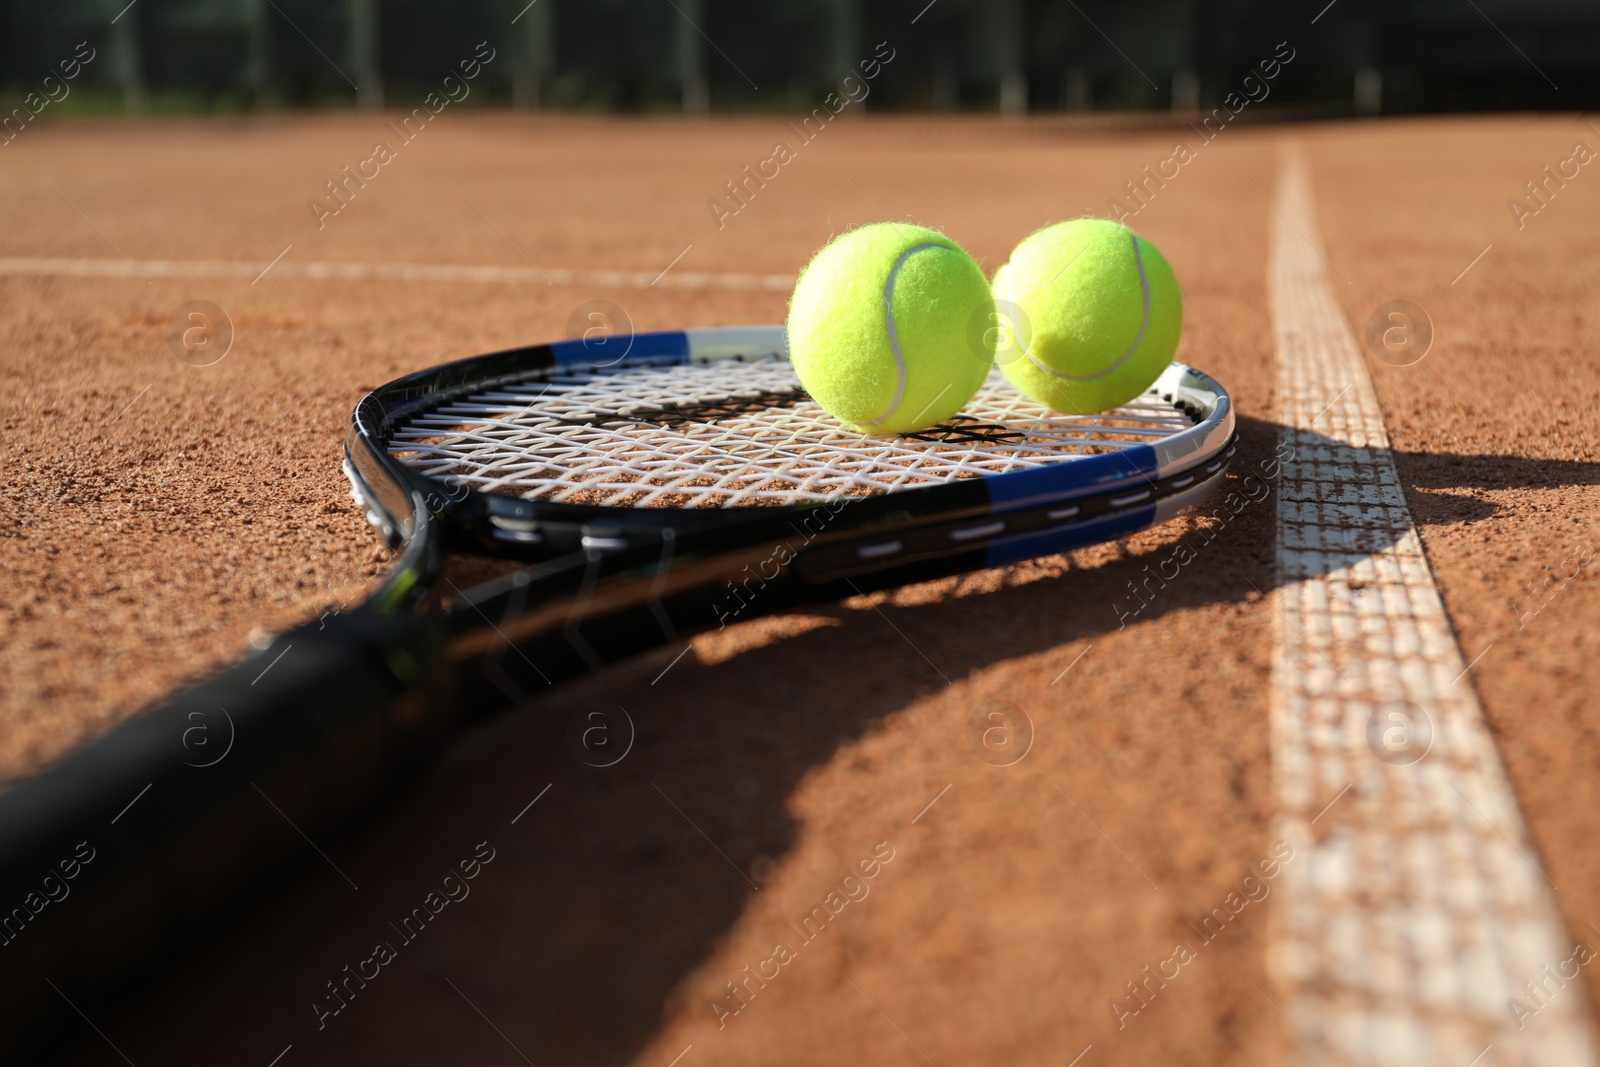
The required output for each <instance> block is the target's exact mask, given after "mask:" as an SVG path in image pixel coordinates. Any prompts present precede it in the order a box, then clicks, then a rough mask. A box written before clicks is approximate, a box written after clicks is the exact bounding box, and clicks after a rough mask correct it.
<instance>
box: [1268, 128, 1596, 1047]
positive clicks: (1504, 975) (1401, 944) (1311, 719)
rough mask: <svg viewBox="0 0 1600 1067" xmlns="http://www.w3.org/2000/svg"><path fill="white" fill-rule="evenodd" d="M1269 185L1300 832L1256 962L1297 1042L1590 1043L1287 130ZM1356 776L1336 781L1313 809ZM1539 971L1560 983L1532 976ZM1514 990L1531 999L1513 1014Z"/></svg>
mask: <svg viewBox="0 0 1600 1067" xmlns="http://www.w3.org/2000/svg"><path fill="white" fill-rule="evenodd" d="M1274 199H1275V202H1276V205H1277V207H1278V209H1279V211H1281V212H1282V216H1283V217H1279V216H1278V214H1276V213H1274V214H1271V215H1269V216H1268V218H1269V221H1270V222H1271V225H1272V237H1271V261H1270V265H1269V267H1268V278H1267V282H1268V287H1269V290H1270V295H1271V299H1272V315H1273V334H1274V340H1275V344H1276V348H1277V353H1278V406H1279V417H1280V420H1281V421H1282V423H1283V426H1284V441H1285V443H1286V444H1288V445H1290V446H1291V447H1292V448H1293V449H1294V458H1293V459H1292V460H1291V461H1289V462H1288V463H1285V464H1284V466H1283V481H1282V483H1281V488H1280V492H1279V496H1278V523H1277V532H1278V587H1277V589H1276V590H1275V591H1274V593H1273V597H1274V600H1275V602H1276V605H1275V606H1276V607H1277V609H1278V610H1277V612H1276V613H1275V616H1276V621H1275V622H1274V627H1275V633H1274V647H1273V661H1272V674H1273V686H1272V765H1273V778H1274V783H1275V791H1276V794H1277V799H1278V803H1279V815H1278V816H1277V820H1276V826H1275V831H1276V836H1278V837H1280V838H1282V839H1284V840H1287V841H1288V842H1289V843H1290V844H1292V845H1293V846H1294V848H1295V849H1296V855H1295V857H1294V860H1293V862H1291V863H1287V864H1285V865H1284V868H1283V875H1282V880H1281V882H1280V884H1279V900H1280V906H1279V908H1278V912H1277V915H1278V921H1277V924H1276V928H1275V936H1274V942H1273V945H1272V949H1271V953H1270V957H1269V966H1270V969H1271V972H1272V975H1273V977H1274V979H1275V980H1276V981H1277V983H1278V985H1279V986H1280V988H1281V989H1283V991H1284V992H1285V993H1286V994H1287V996H1288V1005H1287V1007H1288V1011H1287V1016H1288V1017H1289V1018H1290V1019H1291V1020H1292V1022H1293V1024H1294V1025H1295V1026H1296V1027H1297V1028H1299V1029H1301V1030H1302V1031H1304V1034H1305V1036H1306V1038H1307V1040H1308V1042H1309V1043H1310V1044H1311V1045H1312V1046H1314V1048H1308V1047H1306V1046H1305V1045H1303V1044H1302V1045H1300V1048H1299V1052H1298V1055H1299V1059H1300V1062H1302V1063H1307V1064H1310V1063H1318V1064H1320V1063H1322V1062H1323V1058H1322V1057H1323V1056H1324V1055H1325V1056H1326V1057H1327V1058H1328V1059H1329V1060H1330V1061H1331V1062H1333V1063H1335V1064H1339V1065H1341V1067H1342V1065H1344V1064H1356V1063H1360V1064H1372V1065H1376V1067H1389V1065H1391V1064H1392V1065H1396V1067H1399V1065H1405V1067H1412V1065H1415V1064H1441V1065H1446V1067H1448V1065H1461V1064H1466V1063H1467V1062H1469V1061H1471V1060H1472V1059H1473V1058H1474V1057H1475V1056H1481V1055H1482V1050H1483V1049H1484V1047H1485V1046H1486V1045H1492V1046H1493V1049H1494V1052H1493V1055H1492V1057H1491V1059H1490V1060H1489V1061H1488V1062H1491V1063H1495V1064H1522V1063H1537V1064H1541V1065H1553V1064H1562V1065H1568V1064H1572V1065H1577V1064H1593V1063H1595V1062H1596V1056H1595V1049H1594V1045H1593V1042H1592V1039H1591V1037H1590V1031H1589V1027H1588V1020H1587V1009H1586V1003H1587V1000H1588V997H1587V994H1586V992H1585V991H1584V989H1583V988H1582V984H1581V983H1579V984H1577V985H1575V986H1574V988H1571V989H1567V990H1559V989H1558V988H1557V987H1556V985H1555V984H1554V983H1551V982H1548V981H1546V980H1545V978H1544V975H1542V974H1541V973H1540V968H1541V967H1543V966H1545V965H1547V964H1548V965H1549V966H1550V967H1552V968H1554V967H1556V966H1557V965H1558V964H1559V963H1560V961H1562V960H1565V959H1566V958H1567V957H1569V956H1570V955H1571V954H1572V951H1573V947H1572V941H1571V939H1570V938H1569V937H1568V935H1567V933H1566V931H1565V930H1564V929H1563V927H1562V924H1561V919H1560V917H1559V915H1558V913H1557V911H1556V907H1555V901H1554V898H1553V897H1552V896H1551V895H1550V893H1549V892H1548V890H1547V886H1546V883H1545V881H1544V879H1543V876H1542V873H1541V872H1540V871H1539V869H1538V868H1537V867H1536V866H1533V865H1532V864H1531V863H1530V862H1529V861H1528V860H1527V859H1526V856H1531V855H1532V854H1533V847H1532V845H1531V844H1530V843H1529V841H1528V836H1527V830H1526V829H1525V827H1524V826H1523V822H1522V817H1521V814H1520V813H1519V811H1518V809H1517V802H1516V798H1515V796H1514V795H1513V794H1512V791H1511V785H1510V783H1509V782H1508V781H1507V779H1506V775H1505V770H1504V768H1503V767H1502V766H1501V763H1500V757H1499V754H1498V752H1496V750H1495V747H1494V742H1493V740H1492V739H1491V738H1490V736H1489V734H1488V731H1487V729H1486V727H1485V725H1484V720H1483V710H1482V708H1481V707H1480V706H1479V704H1478V700H1477V697H1476V695H1475V694H1474V693H1473V691H1472V687H1471V685H1469V684H1465V683H1463V684H1461V685H1454V686H1452V685H1451V680H1452V679H1453V678H1456V677H1457V676H1459V675H1460V674H1461V673H1462V672H1463V670H1464V666H1465V665H1464V663H1463V660H1462V655H1461V650H1460V649H1459V648H1458V647H1457V645H1456V641H1455V636H1454V634H1453V633H1452V631H1451V628H1450V623H1449V620H1448V619H1447V618H1446V616H1445V613H1444V606H1443V603H1442V602H1441V600H1440V598H1439V593H1438V590H1437V589H1436V588H1435V587H1434V583H1433V575H1432V572H1431V571H1430V570H1429V568H1428V562H1427V558H1426V556H1425V555H1424V554H1423V550H1422V544H1421V541H1420V540H1419V539H1418V536H1417V530H1416V527H1415V526H1414V525H1413V523H1412V518H1411V514H1410V510H1409V509H1408V508H1407V506H1406V501H1405V497H1404V495H1403V494H1402V493H1401V490H1400V482H1399V477H1398V475H1397V474H1396V471H1395V466H1394V461H1393V458H1392V456H1391V454H1390V451H1389V438H1388V435H1387V433H1386V432H1385V431H1384V427H1383V420H1382V416H1381V413H1380V411H1379V407H1378V400H1377V396H1376V394H1375V393H1374V391H1373V388H1372V380H1371V378H1370V377H1369V376H1368V374H1367V369H1366V364H1365V363H1364V362H1363V359H1362V356H1361V352H1360V350H1359V349H1358V348H1357V346H1356V340H1355V336H1354V335H1353V334H1352V332H1351V330H1350V327H1349V325H1348V323H1346V321H1345V318H1344V315H1343V313H1342V311H1341V310H1340V308H1339V305H1338V303H1337V302H1336V301H1335V299H1334V296H1333V291H1332V288H1331V287H1330V285H1329V284H1328V279H1327V274H1326V271H1325V268H1324V265H1323V262H1322V260H1321V258H1320V257H1319V255H1318V253H1317V252H1316V250H1315V248H1314V247H1313V245H1314V244H1317V243H1319V237H1318V233H1317V224H1316V210H1315V206H1314V201H1313V199H1312V193H1311V183H1310V179H1309V177H1308V175H1307V171H1306V165H1305V162H1304V160H1303V159H1302V158H1301V156H1300V155H1299V153H1298V152H1292V153H1290V154H1289V155H1288V156H1286V158H1285V161H1284V164H1283V169H1282V172H1281V174H1280V176H1279V183H1278V192H1277V195H1276V197H1275V198H1274ZM1297 229H1298V231H1299V232H1296V230H1297ZM1302 234H1303V235H1304V238H1302ZM1308 241H1309V242H1311V243H1308ZM1341 390H1343V392H1341ZM1330 397H1333V398H1334V400H1333V401H1332V402H1330V400H1329V398H1330ZM1325 406H1326V412H1325V414H1322V415H1320V416H1318V412H1319V411H1322V410H1323V409H1324V407H1325ZM1314 418H1320V422H1319V423H1318V426H1317V427H1316V428H1315V429H1313V428H1312V426H1311V422H1312V421H1313V419H1314ZM1396 700H1399V701H1407V702H1409V703H1410V704H1411V705H1414V706H1415V707H1416V708H1420V709H1421V710H1422V712H1424V713H1425V714H1426V715H1427V717H1428V719H1429V720H1430V721H1431V723H1432V747H1431V749H1429V750H1427V755H1426V756H1424V757H1423V758H1422V759H1420V760H1419V761H1417V762H1415V763H1412V764H1411V765H1410V766H1391V765H1390V764H1389V763H1388V762H1385V761H1382V760H1379V759H1378V758H1377V757H1376V755H1375V754H1374V750H1373V748H1372V747H1370V745H1369V736H1370V735H1371V730H1370V727H1369V722H1370V720H1371V716H1372V715H1373V713H1374V711H1375V710H1376V709H1377V708H1379V707H1380V706H1381V705H1384V704H1386V703H1387V702H1389V701H1396ZM1380 721H1388V720H1386V719H1385V720H1380ZM1397 739H1398V738H1397ZM1378 744H1379V745H1380V746H1381V744H1382V734H1381V732H1380V734H1379V741H1378ZM1419 750H1420V749H1419ZM1346 783H1351V788H1350V791H1349V795H1348V796H1346V797H1345V799H1344V800H1342V801H1341V802H1340V803H1339V806H1338V807H1336V808H1334V809H1333V810H1332V811H1330V812H1328V815H1327V818H1326V819H1324V820H1323V822H1322V824H1321V825H1319V826H1318V827H1316V828H1315V829H1313V828H1312V826H1311V824H1310V819H1311V817H1312V815H1313V813H1315V812H1317V811H1318V810H1319V809H1322V808H1324V806H1325V805H1327V804H1328V799H1329V798H1330V797H1331V796H1333V794H1334V793H1336V792H1337V791H1338V790H1339V789H1340V788H1341V787H1342V786H1344V785H1345V784H1346ZM1458 790H1459V793H1458ZM1463 798H1467V800H1468V801H1469V803H1463ZM1474 807H1476V808H1478V809H1481V811H1482V817H1480V816H1479V814H1477V813H1475V812H1474V810H1473V808H1474ZM1519 852H1521V853H1524V855H1519V854H1518V853H1519ZM1529 980H1531V981H1533V982H1535V983H1538V982H1541V981H1545V984H1546V987H1547V989H1548V990H1550V991H1551V993H1552V994H1553V995H1549V996H1547V997H1546V998H1545V999H1544V1000H1542V1001H1535V1000H1531V999H1530V997H1529V994H1528V992H1527V991H1526V990H1525V989H1524V987H1523V983H1524V982H1527V981H1529ZM1512 997H1516V998H1519V999H1520V1000H1521V1002H1522V1003H1523V1004H1524V1005H1525V1006H1526V1007H1528V1008H1538V1009H1539V1010H1538V1013H1537V1014H1536V1015H1533V1016H1525V1017H1524V1018H1523V1019H1522V1022H1523V1024H1524V1028H1523V1029H1520V1030H1519V1029H1518V1026H1517V1021H1516V1019H1515V1018H1514V1017H1513V1014H1512V1011H1511V1008H1510V1006H1509V1005H1508V1000H1509V999H1510V998H1512Z"/></svg>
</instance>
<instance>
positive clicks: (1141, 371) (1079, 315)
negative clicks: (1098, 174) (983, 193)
mask: <svg viewBox="0 0 1600 1067" xmlns="http://www.w3.org/2000/svg"><path fill="white" fill-rule="evenodd" d="M994 294H995V302H996V305H997V309H998V312H997V313H998V314H999V316H1000V317H1001V318H1002V319H1009V320H1010V321H1011V324H1012V331H1013V333H1014V334H1015V343H1014V345H1012V346H1010V347H1008V346H1007V345H1006V344H1005V343H1003V342H1002V344H1001V345H1000V354H999V363H1000V366H1001V369H1002V370H1003V371H1004V372H1005V375H1006V377H1007V378H1010V379H1011V381H1012V383H1013V384H1014V385H1015V386H1016V387H1017V388H1018V389H1020V390H1022V392H1024V393H1026V394H1027V395H1028V396H1030V397H1032V398H1033V399H1035V400H1037V401H1039V402H1040V403H1042V404H1045V405H1048V406H1049V407H1051V408H1053V409H1054V410H1056V411H1060V412H1065V413H1068V414H1074V415H1087V414H1090V413H1092V412H1097V411H1108V410H1110V409H1111V408H1114V407H1117V406H1118V405H1119V404H1125V403H1127V402H1128V401H1129V400H1132V399H1133V398H1134V397H1136V396H1138V395H1139V394H1141V393H1143V392H1144V391H1145V390H1146V389H1147V388H1149V387H1150V384H1151V383H1152V382H1154V381H1155V380H1156V379H1157V378H1158V377H1160V376H1161V372H1162V371H1163V370H1165V369H1166V368H1167V365H1168V364H1170V363H1171V362H1172V357H1173V354H1174V353H1175V352H1177V350H1178V337H1179V335H1180V334H1182V332H1183V295H1182V293H1180V292H1179V291H1178V279H1177V278H1176V277H1174V276H1173V273H1172V268H1171V267H1169V266H1168V265H1167V261H1166V259H1165V258H1163V257H1162V255H1161V253H1160V252H1159V251H1157V250H1156V246H1155V245H1153V244H1151V243H1150V242H1149V241H1146V240H1145V239H1144V238H1142V237H1138V236H1136V235H1135V234H1134V233H1133V231H1132V230H1130V229H1128V227H1126V226H1124V225H1123V224H1122V223H1120V222H1112V221H1110V220H1108V219H1073V220H1071V221H1070V222H1059V223H1057V224H1055V225H1054V226H1048V227H1046V228H1044V229H1042V230H1040V231H1039V232H1038V233H1035V234H1033V235H1032V236H1031V237H1028V238H1027V239H1025V240H1024V241H1023V242H1022V243H1021V244H1019V245H1018V246H1017V247H1016V250H1015V251H1013V252H1012V253H1011V259H1010V261H1009V262H1008V263H1006V265H1005V266H1003V267H1001V268H1000V270H999V271H998V272H996V274H995V277H994Z"/></svg>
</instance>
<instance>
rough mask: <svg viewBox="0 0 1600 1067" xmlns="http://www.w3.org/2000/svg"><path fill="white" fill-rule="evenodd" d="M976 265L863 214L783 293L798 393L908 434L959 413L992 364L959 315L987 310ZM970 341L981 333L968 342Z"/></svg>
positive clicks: (947, 247)
mask: <svg viewBox="0 0 1600 1067" xmlns="http://www.w3.org/2000/svg"><path fill="white" fill-rule="evenodd" d="M993 312H994V297H993V295H992V294H991V292H990V289H989V283H988V282H987V281H986V280H985V279H984V276H983V271H982V270H981V269H980V268H979V267H978V265H977V263H975V262H973V260H972V257H971V256H969V255H967V253H966V252H964V251H963V250H962V249H961V246H959V245H957V244H956V243H955V242H954V241H952V240H950V238H948V237H946V236H945V235H944V234H942V233H938V232H937V231H934V230H929V229H924V228H923V227H921V226H909V225H902V224H900V223H893V222H879V223H873V224H871V225H869V226H863V227H861V228H860V229H857V230H851V231H849V232H848V233H845V234H843V235H841V236H840V237H838V238H836V239H835V240H833V241H831V242H830V243H829V244H827V245H826V246H825V247H824V248H823V249H822V250H821V251H820V252H818V253H817V254H816V256H815V257H813V258H812V260H811V262H810V263H809V264H808V265H807V266H806V269H805V270H804V271H803V272H801V274H800V280H799V282H797V283H796V284H795V287H794V296H793V297H792V298H791V299H790V301H789V322H788V328H789V359H790V361H791V362H792V363H793V364H794V370H795V374H796V375H798V376H799V378H800V384H801V385H803V386H805V389H806V392H808V393H810V394H811V396H812V398H813V399H814V400H816V402H817V403H819V404H821V405H822V407H823V408H824V409H825V410H826V411H828V412H829V413H830V414H832V415H833V416H834V417H836V418H838V419H839V420H840V421H842V422H844V423H846V424H848V425H850V426H851V427H853V428H855V429H858V430H861V431H862V432H864V433H881V434H896V433H910V432H912V431H915V430H921V429H926V428H927V427H929V426H934V425H937V424H938V423H941V422H943V421H944V420H945V419H948V418H949V417H950V416H951V415H954V414H955V413H956V412H957V411H960V410H961V408H962V406H963V405H964V404H966V403H967V401H969V400H971V399H972V397H973V394H975V393H976V392H977V391H978V386H980V385H982V384H983V380H984V378H985V377H987V375H988V373H989V368H990V366H991V365H992V364H993V362H994V349H993V346H992V344H990V345H989V347H988V348H987V350H986V351H980V352H976V353H975V352H974V351H973V346H972V344H971V343H970V342H969V340H968V323H969V322H970V321H972V319H973V317H974V316H975V315H992V314H993ZM980 347H981V343H980Z"/></svg>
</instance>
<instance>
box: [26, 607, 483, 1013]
mask: <svg viewBox="0 0 1600 1067" xmlns="http://www.w3.org/2000/svg"><path fill="white" fill-rule="evenodd" d="M442 661H443V634H442V632H441V631H440V627H439V623H438V622H437V621H436V620H434V619H430V618H425V617H419V616H412V615H391V616H384V615H379V614H377V613H371V612H357V613H355V614H352V615H344V616H335V617H333V618H330V619H328V620H326V622H325V623H311V624H308V625H306V626H303V627H300V628H299V629H296V630H293V631H291V632H289V633H286V634H283V635H281V636H280V637H278V638H277V639H275V640H274V641H273V642H272V644H271V645H270V646H269V647H268V648H267V649H265V650H264V651H263V652H261V653H260V654H259V655H257V656H254V657H252V658H251V659H249V660H248V661H246V662H244V663H241V664H238V665H236V666H235V667H233V668H231V669H229V670H227V671H225V672H224V673H222V674H220V675H217V676H216V677H214V678H211V679H209V680H208V681H206V682H204V683H202V684H200V685H198V686H196V687H195V688H192V689H189V690H187V691H185V692H183V693H180V694H179V695H177V696H176V697H174V698H173V699H171V700H170V701H169V702H168V703H166V704H165V705H163V706H160V707H158V708H155V709H153V710H151V711H147V712H145V713H143V714H141V715H139V716H137V717H135V718H133V719H130V720H128V721H126V722H124V723H122V724H120V725H118V726H117V727H115V728H113V729H112V730H111V731H110V732H108V733H107V734H105V735H104V736H102V737H100V738H98V739H97V740H95V741H93V742H91V743H89V744H88V745H86V746H84V747H83V748H81V749H79V750H78V751H76V752H73V753H72V754H70V755H68V756H67V757H65V758H64V759H62V760H61V761H60V762H59V763H57V764H56V765H55V766H54V767H52V768H50V769H49V770H46V771H44V772H42V773H40V774H37V775H35V776H33V777H31V778H28V779H24V780H22V781H19V782H16V783H15V784H13V785H12V786H11V787H10V788H9V789H8V790H7V791H5V792H4V793H3V794H0V1004H3V1005H4V1006H5V1007H4V1012H5V1015H6V1016H7V1017H8V1018H9V1019H10V1020H11V1021H10V1022H8V1023H7V1024H5V1025H0V1034H4V1035H5V1038H3V1039H0V1043H6V1044H9V1043H11V1042H12V1041H13V1040H15V1039H17V1038H19V1037H21V1035H22V1032H23V1031H24V1029H30V1030H32V1031H33V1032H34V1033H35V1034H37V1033H38V1032H39V1028H40V1027H41V1026H42V1025H45V1024H46V1023H47V1021H48V1020H52V1019H54V1018H56V1017H57V1016H59V1015H60V1013H62V1012H63V1011H67V1009H68V1005H67V1004H66V1003H65V1000H66V998H68V997H70V998H72V1000H73V1001H74V1002H75V1003H77V1004H78V1005H80V1006H82V1005H84V1004H85V1002H90V1003H92V1002H93V1001H94V998H95V994H96V993H97V992H103V991H105V990H106V988H107V986H110V985H113V984H114V983H116V982H117V981H118V979H119V978H121V977H122V976H123V974H124V973H125V971H126V969H127V968H128V967H130V966H131V965H132V964H133V963H134V962H135V961H137V960H139V959H141V958H142V957H146V956H147V955H148V954H150V953H152V952H153V950H155V949H157V948H158V947H164V946H167V945H169V944H170V943H172V942H173V941H175V940H182V939H184V938H185V937H186V935H189V936H192V935H193V934H194V933H196V932H198V931H203V930H204V929H205V922H206V919H207V917H208V916H209V915H211V914H213V913H214V912H215V911H216V910H217V909H222V908H228V907H230V906H234V907H237V905H238V903H239V898H238V896H237V887H238V886H240V885H251V884H255V885H256V886H257V887H259V885H260V884H262V883H261V879H262V876H263V875H265V874H266V873H267V872H269V871H272V870H274V869H275V868H279V867H282V866H284V865H286V864H294V863H296V862H297V861H309V862H315V863H323V862H325V860H326V862H327V863H329V864H330V865H332V864H333V860H332V859H327V858H326V856H325V857H324V858H318V855H317V850H318V849H320V850H322V851H324V853H326V852H327V850H329V849H330V847H331V846H332V844H333V841H334V839H335V837H336V835H337V833H338V831H339V829H340V828H341V826H344V825H348V824H349V823H350V821H351V820H352V819H354V818H355V817H357V816H359V815H361V814H362V813H363V809H367V808H369V807H370V806H371V805H373V804H374V803H375V802H377V801H379V800H381V799H382V798H383V796H384V794H385V793H386V791H387V790H386V788H385V787H387V786H390V785H392V784H393V783H394V782H395V781H396V780H397V779H398V778H399V777H400V776H401V775H403V773H404V772H405V771H406V770H408V769H410V768H411V767H412V766H414V765H415V764H416V763H417V762H418V761H419V758H420V757H421V756H423V755H424V754H426V753H427V751H428V750H429V749H430V748H434V747H435V746H433V745H430V743H429V742H430V741H432V740H435V739H437V738H439V737H440V736H441V735H443V734H444V733H446V732H448V730H449V729H450V726H451V724H450V723H449V722H443V721H440V718H441V716H448V715H449V714H450V712H448V711H447V710H442V709H447V708H449V706H450V702H446V701H433V700H429V699H428V698H429V696H430V690H431V689H432V688H434V687H435V686H436V684H437V680H438V678H439V676H440V675H441V674H443V673H445V672H442V671H441V670H440V669H439V668H440V667H441V665H442ZM313 843H314V844H313ZM329 873H330V874H332V872H331V871H330V872H329ZM348 873H349V872H348V870H343V869H341V870H340V873H339V877H345V876H346V875H348ZM252 880H253V881H252ZM52 984H53V985H54V986H55V987H56V988H55V989H52V988H51V987H52ZM68 1014H70V1012H68Z"/></svg>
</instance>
